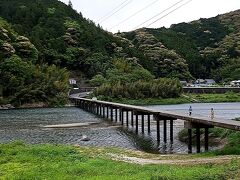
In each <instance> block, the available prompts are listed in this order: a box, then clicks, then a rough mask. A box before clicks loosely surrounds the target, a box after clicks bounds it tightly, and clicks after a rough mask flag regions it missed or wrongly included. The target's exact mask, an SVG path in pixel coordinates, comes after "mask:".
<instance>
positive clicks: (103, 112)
mask: <svg viewBox="0 0 240 180" xmlns="http://www.w3.org/2000/svg"><path fill="white" fill-rule="evenodd" d="M105 115H106V114H105V105H103V118H105V117H106V116H105Z"/></svg>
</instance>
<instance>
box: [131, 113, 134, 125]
mask: <svg viewBox="0 0 240 180" xmlns="http://www.w3.org/2000/svg"><path fill="white" fill-rule="evenodd" d="M133 122H134V111H132V112H131V126H132V127H133V126H134V123H133Z"/></svg>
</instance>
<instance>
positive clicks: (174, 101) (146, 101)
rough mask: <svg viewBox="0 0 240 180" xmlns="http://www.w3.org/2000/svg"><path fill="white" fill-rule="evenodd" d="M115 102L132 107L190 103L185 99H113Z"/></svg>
mask: <svg viewBox="0 0 240 180" xmlns="http://www.w3.org/2000/svg"><path fill="white" fill-rule="evenodd" d="M111 101H113V102H118V103H123V104H132V105H170V104H184V103H189V102H190V101H189V100H188V99H186V98H184V97H179V98H166V99H162V98H146V99H111Z"/></svg>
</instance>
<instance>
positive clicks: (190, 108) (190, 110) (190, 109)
mask: <svg viewBox="0 0 240 180" xmlns="http://www.w3.org/2000/svg"><path fill="white" fill-rule="evenodd" d="M191 115H192V106H190V107H189V116H191Z"/></svg>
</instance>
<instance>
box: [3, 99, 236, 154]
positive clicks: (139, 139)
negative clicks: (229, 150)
mask: <svg viewBox="0 0 240 180" xmlns="http://www.w3.org/2000/svg"><path fill="white" fill-rule="evenodd" d="M190 105H191V106H192V109H193V115H198V116H199V115H200V116H208V115H209V113H210V109H211V108H214V111H215V116H216V117H219V118H226V119H232V118H235V117H240V103H216V104H181V105H168V106H162V105H157V106H147V107H149V108H152V109H158V110H167V111H175V112H181V113H183V114H185V113H186V114H187V113H188V108H189V106H190ZM83 122H90V123H92V122H94V123H95V124H93V125H90V126H85V127H75V128H61V129H50V128H44V127H43V126H45V125H55V124H68V123H83ZM139 126H141V124H139ZM161 128H162V127H161ZM182 129H183V121H180V120H178V121H175V122H174V144H173V145H171V144H160V145H159V144H157V142H156V126H155V122H152V125H151V134H147V133H145V134H139V135H136V134H135V133H134V131H133V130H132V129H131V128H130V129H127V128H126V127H124V128H122V127H121V126H120V125H117V124H115V123H111V122H109V121H108V120H104V119H102V118H99V117H97V116H95V115H93V114H90V113H88V112H85V111H83V110H81V109H78V108H75V107H69V108H42V109H13V110H0V143H7V142H11V141H16V140H21V141H24V142H26V143H30V144H39V143H52V144H71V145H82V146H97V147H121V148H127V149H137V150H143V151H147V152H154V153H156V152H159V151H160V152H164V153H166V152H167V153H186V152H187V145H186V144H184V143H182V142H180V141H179V140H178V139H177V134H178V132H179V131H180V130H182ZM83 135H84V136H87V137H88V138H89V139H90V140H89V141H81V137H82V136H83ZM161 138H162V134H161ZM161 142H162V140H161ZM214 148H217V147H210V149H214Z"/></svg>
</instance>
